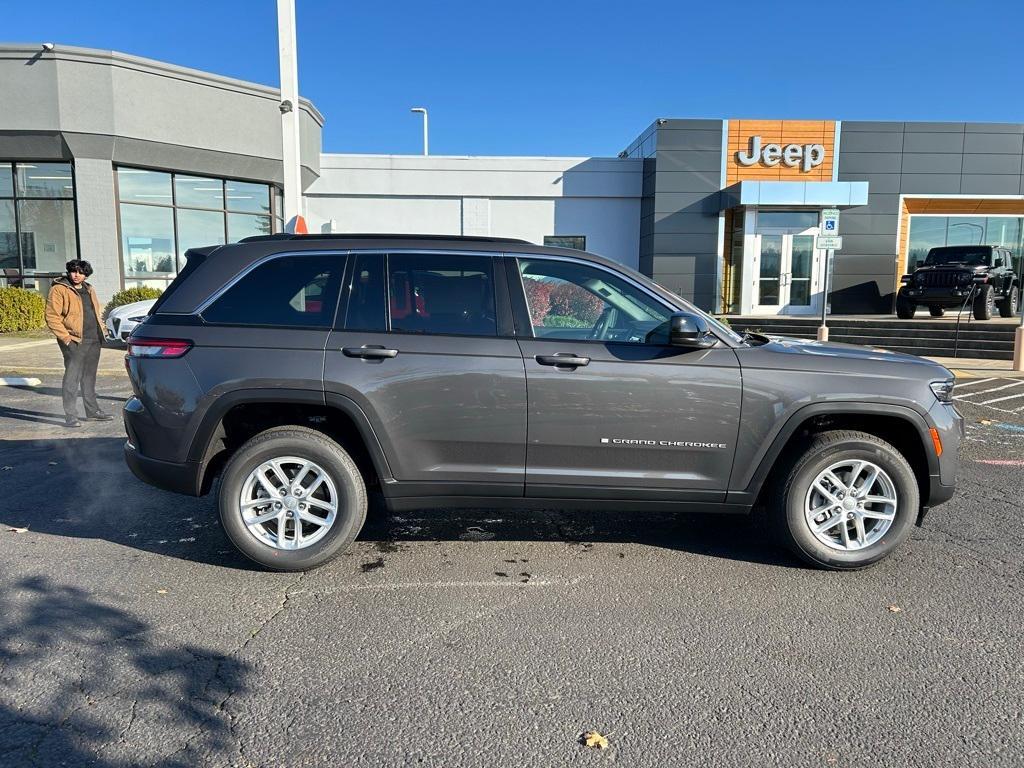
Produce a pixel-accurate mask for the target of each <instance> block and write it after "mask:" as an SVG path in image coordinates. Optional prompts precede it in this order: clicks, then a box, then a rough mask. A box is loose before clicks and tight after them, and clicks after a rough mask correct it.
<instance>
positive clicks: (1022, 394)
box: [978, 392, 1024, 405]
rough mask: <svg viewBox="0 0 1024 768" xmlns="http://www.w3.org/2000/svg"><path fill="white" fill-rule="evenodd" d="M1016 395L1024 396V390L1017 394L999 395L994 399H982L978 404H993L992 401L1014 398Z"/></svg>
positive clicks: (998, 401)
mask: <svg viewBox="0 0 1024 768" xmlns="http://www.w3.org/2000/svg"><path fill="white" fill-rule="evenodd" d="M1015 397H1024V392H1021V393H1020V394H1017V395H1007V396H1006V397H997V398H995V399H993V400H982V401H981V402H980V403H978V405H992V403H1001V402H1003V400H1013V398H1015Z"/></svg>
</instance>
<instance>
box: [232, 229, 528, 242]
mask: <svg viewBox="0 0 1024 768" xmlns="http://www.w3.org/2000/svg"><path fill="white" fill-rule="evenodd" d="M268 240H459V241H464V242H467V243H519V244H525V245H532V243H530V241H529V240H521V239H519V238H515V237H485V236H482V235H480V236H478V235H389V234H385V233H381V232H374V233H368V234H360V233H353V234H349V233H331V234H307V235H295V234H292V233H290V232H278V233H276V234H273V235H252V236H250V237H243V238H242V239H241V240H239V241H238V242H240V243H262V242H266V241H268Z"/></svg>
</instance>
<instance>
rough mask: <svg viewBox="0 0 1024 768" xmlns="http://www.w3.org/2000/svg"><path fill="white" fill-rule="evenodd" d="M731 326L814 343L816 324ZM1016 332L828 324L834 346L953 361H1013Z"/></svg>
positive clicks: (996, 326) (883, 322)
mask: <svg viewBox="0 0 1024 768" xmlns="http://www.w3.org/2000/svg"><path fill="white" fill-rule="evenodd" d="M730 322H731V324H732V327H733V329H734V330H736V331H744V330H751V331H757V332H760V333H766V334H769V335H777V336H792V337H795V338H800V339H814V338H816V335H817V330H818V324H819V322H820V321H819V320H818V319H817V318H793V317H780V318H750V319H746V318H730ZM1015 328H1016V326H1015V325H1010V324H1007V323H982V322H979V321H973V322H970V323H968V322H966V321H962V322H961V324H960V328H959V331H958V330H957V327H956V323H950V322H948V321H943V322H936V321H931V322H929V321H917V320H909V321H908V320H897V319H893V318H879V319H877V320H870V319H844V318H841V317H840V318H829V338H830V339H831V340H832V341H835V342H839V343H843V344H858V345H861V346H867V347H879V348H881V349H890V350H892V351H894V352H906V353H909V354H913V355H927V356H932V357H951V356H952V355H953V353H954V351H955V352H956V355H957V357H967V358H970V357H973V358H980V359H988V360H1011V359H1013V336H1014V331H1015Z"/></svg>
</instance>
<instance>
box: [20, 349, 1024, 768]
mask: <svg viewBox="0 0 1024 768" xmlns="http://www.w3.org/2000/svg"><path fill="white" fill-rule="evenodd" d="M40 378H41V379H42V383H41V385H40V386H38V387H35V388H31V389H28V388H25V389H22V388H11V387H7V388H3V387H0V465H2V469H0V764H2V765H4V766H12V767H13V766H21V765H40V766H55V765H68V766H77V765H93V766H110V767H114V766H117V767H120V766H135V765H159V766H176V765H180V766H196V765H211V766H222V765H223V766H319V765H323V766H327V765H330V766H381V765H389V766H390V765H403V766H404V765H435V766H446V767H447V766H524V765H525V766H555V765H576V764H579V765H601V764H605V763H618V764H622V765H630V766H633V765H638V766H666V765H722V766H934V765H956V766H975V765H976V766H986V767H988V766H1014V765H1021V763H1022V762H1024V719H1022V718H1024V715H1022V711H1024V695H1022V691H1024V660H1022V654H1021V631H1022V630H1021V627H1022V619H1024V609H1022V603H1021V587H1022V573H1024V571H1022V568H1024V545H1022V536H1021V530H1022V529H1021V517H1022V512H1024V502H1022V498H1024V413H1021V412H1015V411H1014V409H1013V408H1010V407H1009V406H1010V405H1013V404H1014V401H1013V400H1004V401H1000V402H998V403H994V404H992V405H981V404H980V403H981V402H983V401H985V400H993V399H996V398H999V397H1002V396H1005V395H1009V394H1013V391H1012V388H1010V389H1007V390H1001V391H1000V392H1002V393H1003V394H999V393H995V394H992V395H990V396H978V397H971V398H966V399H961V400H960V407H961V409H962V410H963V412H964V413H965V415H966V417H967V420H968V436H967V441H966V443H965V445H964V449H963V457H962V458H963V472H962V476H961V480H960V490H959V491H958V493H957V495H956V497H955V498H954V500H953V501H951V502H950V503H948V504H946V505H945V506H942V507H939V508H937V509H935V510H934V511H933V512H932V513H931V515H930V516H929V517H928V519H927V522H926V524H925V526H924V527H923V528H920V529H917V530H915V532H914V535H913V537H912V539H911V541H910V542H909V546H906V547H905V548H904V549H903V550H902V551H901V552H899V553H898V554H897V555H896V556H894V557H893V558H891V559H889V560H887V561H885V562H883V563H881V564H880V565H878V566H876V567H874V568H871V569H869V570H866V571H863V572H858V573H846V574H834V573H822V572H817V571H811V570H807V569H805V568H803V567H801V566H799V565H798V564H797V563H796V562H794V561H793V560H792V559H791V558H789V557H788V556H786V555H784V554H782V553H781V552H779V551H777V550H776V549H774V548H773V547H772V546H771V545H770V544H768V543H766V541H765V536H764V533H763V531H762V530H761V529H760V528H759V527H758V526H757V525H756V524H755V523H752V522H749V521H746V520H737V519H728V518H726V519H710V518H708V519H702V518H694V517H678V516H673V515H666V514H644V515H640V516H630V517H628V518H626V517H622V516H618V515H615V514H601V515H596V514H595V515H579V514H577V515H570V514H562V513H557V512H522V513H510V512H501V513H497V512H494V511H488V510H480V511H473V512H463V511H460V512H458V513H436V514H433V513H432V514H407V515H402V516H393V515H388V514H387V513H386V512H384V511H383V510H382V509H381V508H380V506H379V505H377V506H375V507H374V509H373V510H372V511H371V516H370V521H369V524H368V527H367V529H366V530H365V531H364V533H363V535H362V537H361V540H360V541H359V542H358V544H357V546H356V547H355V548H354V550H353V551H352V552H350V553H349V554H347V555H346V556H343V557H341V558H340V559H339V560H337V561H335V562H334V563H332V564H330V565H328V566H326V567H324V568H322V569H320V570H317V571H314V572H311V573H308V574H304V575H296V574H275V573H268V572H264V571H261V570H259V569H257V568H254V567H252V566H251V565H250V564H249V563H248V562H247V561H245V560H243V559H242V558H241V557H240V556H238V555H236V554H235V553H234V551H233V550H232V548H231V546H230V545H229V544H228V542H227V540H226V539H225V537H224V536H223V534H222V533H221V531H220V529H219V527H218V524H217V523H216V520H215V508H214V503H213V500H212V498H203V499H192V498H187V497H182V496H174V495H169V494H165V493H162V492H160V491H157V490H155V489H152V488H149V487H147V486H145V485H143V484H142V483H140V482H138V481H136V480H135V479H134V478H133V477H132V476H131V475H130V473H129V472H128V470H127V468H126V467H125V466H124V463H123V461H122V460H121V457H120V450H121V443H122V435H121V427H120V425H119V423H118V422H116V421H115V422H114V423H113V424H97V423H87V424H86V426H85V427H84V428H83V429H80V430H76V431H74V432H68V431H66V430H65V429H64V428H63V427H62V426H61V423H62V415H61V412H60V398H59V377H58V376H57V375H56V374H53V373H44V374H41V375H40ZM1007 383H1011V380H1007ZM994 386H1003V384H1001V383H1000V382H995V383H994V384H993V383H983V384H976V385H974V386H973V387H965V388H964V389H962V390H958V394H963V393H966V392H968V391H970V390H971V389H972V388H973V389H975V390H976V391H981V390H982V389H984V388H985V387H994ZM1021 389H1024V387H1021ZM100 392H101V395H102V396H103V398H104V399H103V400H102V402H103V403H104V405H105V407H109V409H110V410H112V411H115V412H116V411H117V409H118V407H119V405H120V402H121V401H122V400H123V399H124V398H125V397H127V395H128V392H129V387H128V382H127V379H126V378H124V376H122V375H118V374H117V373H116V372H115V371H114V369H113V368H111V370H110V373H109V374H107V375H105V376H101V378H100ZM1017 402H1018V403H1019V404H1020V406H1024V397H1022V398H1021V399H1020V400H1019V401H1017ZM1001 405H1002V406H1007V407H1002V408H1000V407H999V406H1001ZM23 529H24V530H23ZM591 729H596V730H599V731H600V732H602V733H603V734H605V735H606V736H607V737H608V739H609V748H608V749H607V750H605V751H598V750H595V749H587V748H586V747H583V746H581V745H580V744H579V743H578V737H579V735H580V734H581V733H582V732H584V731H587V730H591Z"/></svg>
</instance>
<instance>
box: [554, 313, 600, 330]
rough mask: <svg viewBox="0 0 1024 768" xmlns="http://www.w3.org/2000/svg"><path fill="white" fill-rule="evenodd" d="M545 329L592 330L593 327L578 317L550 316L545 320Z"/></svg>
mask: <svg viewBox="0 0 1024 768" xmlns="http://www.w3.org/2000/svg"><path fill="white" fill-rule="evenodd" d="M544 327H545V328H590V327H591V326H589V325H587V324H586V323H584V322H583V321H582V320H580V319H579V318H576V317H567V316H566V315H548V316H547V317H545V318H544Z"/></svg>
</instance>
